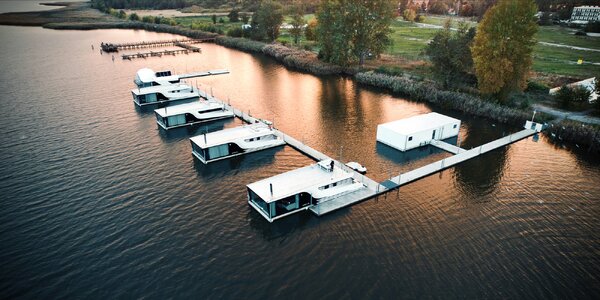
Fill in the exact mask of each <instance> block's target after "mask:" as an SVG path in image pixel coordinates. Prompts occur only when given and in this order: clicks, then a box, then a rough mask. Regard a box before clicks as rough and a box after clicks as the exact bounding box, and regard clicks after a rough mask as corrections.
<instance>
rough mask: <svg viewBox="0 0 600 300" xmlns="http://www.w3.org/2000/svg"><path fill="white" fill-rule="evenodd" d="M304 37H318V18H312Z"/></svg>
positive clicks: (311, 38) (308, 38)
mask: <svg viewBox="0 0 600 300" xmlns="http://www.w3.org/2000/svg"><path fill="white" fill-rule="evenodd" d="M304 37H306V39H307V40H309V41H314V40H316V39H317V19H310V21H308V24H307V25H306V29H305V30H304Z"/></svg>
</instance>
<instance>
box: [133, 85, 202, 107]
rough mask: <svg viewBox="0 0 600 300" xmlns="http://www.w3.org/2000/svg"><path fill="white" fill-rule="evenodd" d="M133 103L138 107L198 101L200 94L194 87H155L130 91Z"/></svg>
mask: <svg viewBox="0 0 600 300" xmlns="http://www.w3.org/2000/svg"><path fill="white" fill-rule="evenodd" d="M131 94H132V95H133V102H135V104H137V105H139V106H143V105H148V104H159V103H165V102H170V101H183V100H189V101H194V100H199V99H200V93H199V92H198V90H197V89H195V88H194V87H192V86H190V85H187V84H184V83H178V84H172V85H157V86H150V87H144V88H139V89H133V90H131Z"/></svg>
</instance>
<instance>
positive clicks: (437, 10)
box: [427, 1, 448, 15]
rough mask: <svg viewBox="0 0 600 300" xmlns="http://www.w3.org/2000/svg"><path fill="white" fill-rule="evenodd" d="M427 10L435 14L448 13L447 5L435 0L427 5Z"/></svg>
mask: <svg viewBox="0 0 600 300" xmlns="http://www.w3.org/2000/svg"><path fill="white" fill-rule="evenodd" d="M427 12H429V13H432V14H436V15H445V14H447V13H448V5H446V3H444V2H442V1H436V2H433V3H431V4H430V5H429V10H428V11H427Z"/></svg>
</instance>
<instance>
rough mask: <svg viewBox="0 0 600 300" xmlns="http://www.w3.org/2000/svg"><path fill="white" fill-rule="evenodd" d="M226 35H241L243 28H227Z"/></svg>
mask: <svg viewBox="0 0 600 300" xmlns="http://www.w3.org/2000/svg"><path fill="white" fill-rule="evenodd" d="M227 35H228V36H230V37H238V38H239V37H243V36H244V30H243V29H242V28H241V27H235V28H230V29H229V30H227Z"/></svg>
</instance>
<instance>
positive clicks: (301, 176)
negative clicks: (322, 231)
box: [246, 159, 366, 222]
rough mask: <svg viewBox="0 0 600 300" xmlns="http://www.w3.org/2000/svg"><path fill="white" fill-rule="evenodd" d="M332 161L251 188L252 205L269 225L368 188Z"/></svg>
mask: <svg viewBox="0 0 600 300" xmlns="http://www.w3.org/2000/svg"><path fill="white" fill-rule="evenodd" d="M352 175H353V173H352V172H351V171H346V170H344V169H343V168H340V166H338V165H335V163H333V161H332V160H330V159H327V160H323V161H321V162H319V163H317V164H314V165H310V166H307V167H304V168H300V169H296V170H292V171H289V172H286V173H283V174H279V175H276V176H273V177H270V178H266V179H263V180H260V181H257V182H254V183H251V184H249V185H247V186H246V187H247V188H248V204H249V205H250V206H251V207H253V208H254V209H255V210H256V211H258V212H259V213H260V214H261V215H262V216H263V217H264V218H265V219H267V220H268V221H269V222H273V221H275V220H277V219H279V218H283V217H285V216H288V215H290V214H293V213H296V212H299V211H303V210H307V209H309V208H310V207H312V206H314V205H317V204H319V203H323V202H326V201H328V200H332V199H335V198H337V197H340V196H343V195H346V194H349V193H353V192H356V191H358V190H361V189H365V188H366V187H365V186H364V185H363V184H362V183H360V182H357V181H355V179H354V178H353V177H352Z"/></svg>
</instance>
